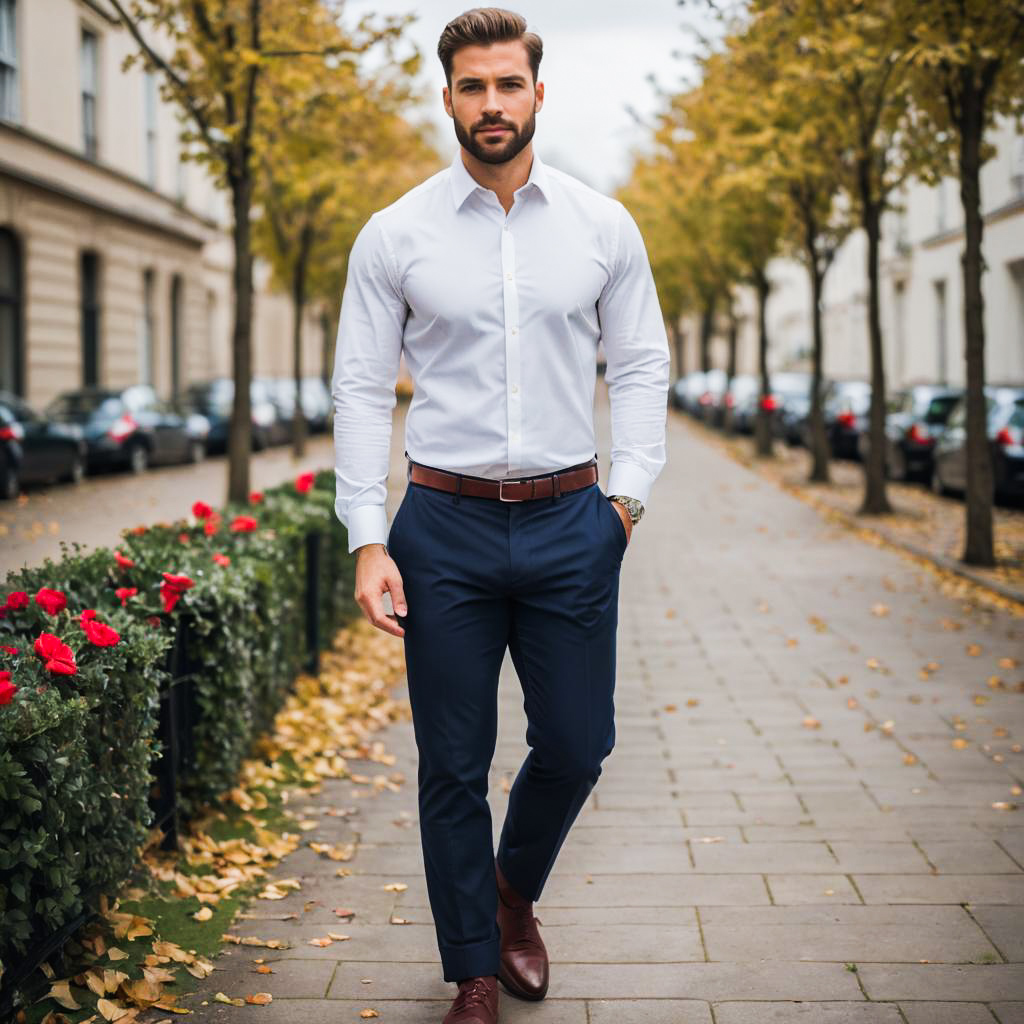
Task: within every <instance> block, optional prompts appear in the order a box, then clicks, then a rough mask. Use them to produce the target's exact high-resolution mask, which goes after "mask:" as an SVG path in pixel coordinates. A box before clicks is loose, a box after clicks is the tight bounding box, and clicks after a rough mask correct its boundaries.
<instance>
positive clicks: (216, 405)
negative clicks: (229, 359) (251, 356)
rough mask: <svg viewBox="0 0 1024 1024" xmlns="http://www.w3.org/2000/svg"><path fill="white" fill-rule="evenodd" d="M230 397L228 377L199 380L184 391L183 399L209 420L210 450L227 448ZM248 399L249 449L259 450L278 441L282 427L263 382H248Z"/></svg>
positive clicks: (231, 383)
mask: <svg viewBox="0 0 1024 1024" xmlns="http://www.w3.org/2000/svg"><path fill="white" fill-rule="evenodd" d="M234 399H235V382H234V381H233V380H232V379H231V378H230V377H215V378H213V379H211V380H207V381H201V382H198V383H195V384H191V385H189V387H188V388H187V389H186V390H185V401H186V402H187V403H188V404H189V405H190V406H191V407H193V408H195V409H197V410H198V411H199V412H201V413H202V414H203V415H204V416H205V417H206V418H207V420H209V423H210V434H209V437H208V439H207V448H208V450H209V451H211V452H222V451H225V450H226V449H227V446H228V434H229V433H230V429H231V409H232V404H233V402H234ZM249 402H250V416H251V421H252V447H253V450H255V451H260V450H261V449H263V448H266V447H268V446H269V445H271V444H278V443H279V442H280V441H281V440H282V439H284V438H285V427H284V426H283V424H281V422H280V417H279V413H278V409H277V406H276V405H275V404H274V402H273V401H272V400H271V397H270V393H269V390H268V388H267V387H266V385H265V384H264V383H262V382H260V383H257V382H256V381H253V382H252V385H251V387H250V389H249Z"/></svg>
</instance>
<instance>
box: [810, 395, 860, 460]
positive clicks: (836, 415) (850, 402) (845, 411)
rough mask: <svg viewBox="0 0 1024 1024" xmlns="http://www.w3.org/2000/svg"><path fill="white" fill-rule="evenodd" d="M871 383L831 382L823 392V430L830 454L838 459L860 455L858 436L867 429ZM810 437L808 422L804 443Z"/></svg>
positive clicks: (853, 457)
mask: <svg viewBox="0 0 1024 1024" xmlns="http://www.w3.org/2000/svg"><path fill="white" fill-rule="evenodd" d="M870 408H871V385H870V384H869V383H868V382H867V381H865V380H837V381H833V382H832V384H831V386H830V387H829V389H828V391H827V392H826V395H825V408H824V414H825V433H826V435H827V436H828V442H829V447H830V448H831V450H832V455H833V457H835V458H840V459H856V458H859V456H860V452H859V450H858V441H857V439H858V438H859V437H860V435H861V434H862V433H863V432H864V431H866V430H867V429H868V412H869V410H870ZM809 440H810V423H809V422H808V423H807V425H806V429H805V434H804V444H805V445H807V447H810V445H809V444H808V442H809Z"/></svg>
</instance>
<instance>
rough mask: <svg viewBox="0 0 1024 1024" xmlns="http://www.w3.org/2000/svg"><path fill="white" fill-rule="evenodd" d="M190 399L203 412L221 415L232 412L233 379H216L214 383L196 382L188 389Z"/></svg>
mask: <svg viewBox="0 0 1024 1024" xmlns="http://www.w3.org/2000/svg"><path fill="white" fill-rule="evenodd" d="M187 394H188V400H189V401H190V402H191V403H192V404H193V405H194V406H195V407H196V408H197V409H200V410H202V411H203V412H212V413H215V414H219V415H221V416H228V415H230V413H231V401H232V399H233V398H234V394H235V389H234V386H233V384H232V382H231V381H229V380H224V381H215V382H214V383H212V384H196V385H193V386H192V387H190V388H189V389H188V392H187Z"/></svg>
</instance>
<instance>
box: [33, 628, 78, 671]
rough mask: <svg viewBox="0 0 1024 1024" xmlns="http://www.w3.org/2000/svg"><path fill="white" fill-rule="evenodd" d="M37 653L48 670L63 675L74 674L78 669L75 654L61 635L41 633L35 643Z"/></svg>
mask: <svg viewBox="0 0 1024 1024" xmlns="http://www.w3.org/2000/svg"><path fill="white" fill-rule="evenodd" d="M33 646H34V648H35V652H36V654H38V655H39V657H40V658H42V659H43V662H44V665H43V667H44V668H45V669H46V670H47V671H48V672H53V673H55V674H56V675H61V676H73V675H74V674H75V673H76V672H77V671H78V666H77V665H76V664H75V654H74V651H72V650H71V648H70V647H68V645H67V644H66V643H63V642H62V641H61V639H60V637H57V636H54V635H53V634H52V633H40V634H39V636H38V637H37V638H36V642H35V644H34V645H33Z"/></svg>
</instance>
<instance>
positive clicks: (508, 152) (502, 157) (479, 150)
mask: <svg viewBox="0 0 1024 1024" xmlns="http://www.w3.org/2000/svg"><path fill="white" fill-rule="evenodd" d="M452 120H453V121H454V122H455V137H456V138H457V139H458V140H459V142H460V143H462V145H463V146H464V147H465V148H466V149H468V150H469V151H470V153H472V154H473V156H475V157H476V158H477V160H479V161H481V162H482V163H485V164H504V163H508V161H509V160H511V159H513V157H515V156H517V155H518V154H519V153H521V152H522V151H523V149H525V148H526V146H527V145H528V144H529V142H530V139H532V138H533V133H534V131H535V130H536V128H537V112H536V111H533V112H532V113H531V114H530V119H529V120H528V121H527V122H526V124H524V125H523V127H522V130H519V129H517V128H516V126H515V125H513V124H508V123H506V122H504V121H500V122H498V123H499V124H500V125H501V127H503V128H508V129H509V130H510V131H511V138H509V139H507V140H506V142H505V143H504V145H501V146H485V145H484V144H483V143H482V142H480V141H479V140H478V139H477V134H478V133H477V132H467V131H466V129H465V127H464V126H463V124H462V122H461V121H459V119H458V118H457V117H455V118H452ZM479 127H480V126H479V125H478V126H477V128H478V129H479ZM481 134H482V133H481Z"/></svg>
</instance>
